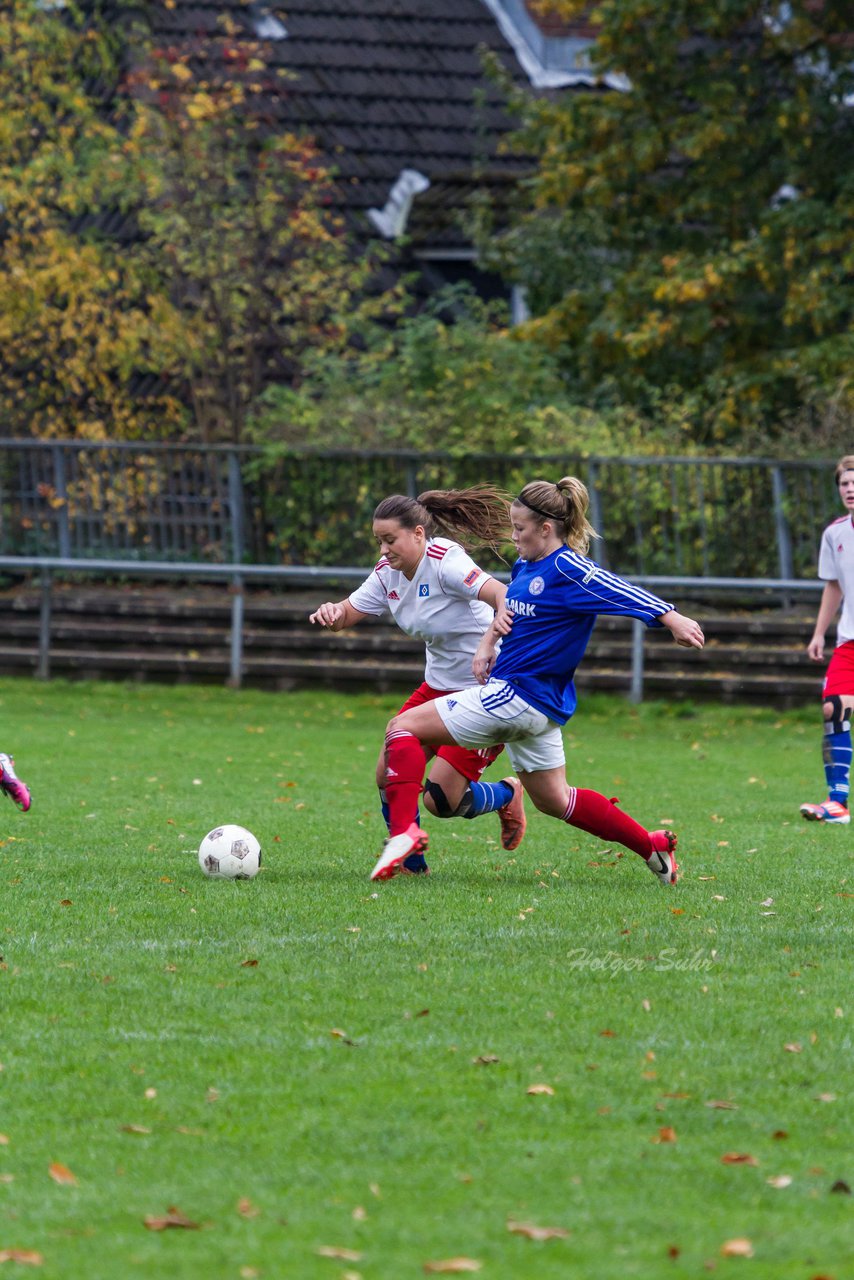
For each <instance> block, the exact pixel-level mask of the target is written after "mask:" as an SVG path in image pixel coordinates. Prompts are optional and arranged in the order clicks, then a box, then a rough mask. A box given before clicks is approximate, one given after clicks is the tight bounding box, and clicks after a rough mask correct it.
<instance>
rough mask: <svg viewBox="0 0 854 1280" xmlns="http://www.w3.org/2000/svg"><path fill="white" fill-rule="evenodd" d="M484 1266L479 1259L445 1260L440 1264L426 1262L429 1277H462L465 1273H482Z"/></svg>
mask: <svg viewBox="0 0 854 1280" xmlns="http://www.w3.org/2000/svg"><path fill="white" fill-rule="evenodd" d="M482 1266H483V1263H482V1262H478V1260H477V1258H443V1259H441V1260H440V1261H439V1262H425V1263H424V1270H425V1271H426V1272H427V1275H428V1276H430V1275H460V1274H461V1273H462V1272H464V1271H480V1269H481V1267H482Z"/></svg>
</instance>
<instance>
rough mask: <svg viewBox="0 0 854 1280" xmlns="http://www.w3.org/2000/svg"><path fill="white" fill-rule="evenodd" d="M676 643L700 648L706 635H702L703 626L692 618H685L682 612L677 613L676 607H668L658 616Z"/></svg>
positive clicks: (687, 647) (704, 641)
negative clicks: (667, 609) (668, 608)
mask: <svg viewBox="0 0 854 1280" xmlns="http://www.w3.org/2000/svg"><path fill="white" fill-rule="evenodd" d="M659 622H661V623H662V624H663V625H664V626H665V627H667V629H668V631H669V632H670V634H671V635H672V636H673V639H674V640H675V641H676V643H677V644H681V645H682V647H683V648H685V649H702V647H703V645H704V644H705V643H706V637H705V636H704V635H703V628H702V627H701V626H700V624H699V622H695V621H694V619H693V618H686V617H685V614H684V613H679V611H678V610H677V609H670V610H669V611H668V612H667V613H663V614H662V615H661V617H660V618H659Z"/></svg>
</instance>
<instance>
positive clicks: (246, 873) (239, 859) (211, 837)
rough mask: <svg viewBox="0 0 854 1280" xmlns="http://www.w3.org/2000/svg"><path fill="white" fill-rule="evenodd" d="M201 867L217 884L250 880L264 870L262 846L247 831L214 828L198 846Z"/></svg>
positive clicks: (229, 826) (232, 826)
mask: <svg viewBox="0 0 854 1280" xmlns="http://www.w3.org/2000/svg"><path fill="white" fill-rule="evenodd" d="M199 866H200V867H201V869H202V871H204V873H205V875H206V876H211V877H213V878H214V879H216V880H251V879H252V877H253V876H254V875H257V874H258V868H259V867H260V866H261V846H260V844H259V843H258V841H257V840H256V839H255V837H254V836H253V834H252V832H251V831H247V830H246V828H245V827H238V826H235V825H234V823H229V824H228V825H226V826H224V827H214V829H213V831H209V832H208V834H207V835H206V836H205V838H204V840H203V841H202V843H201V844H200V845H199Z"/></svg>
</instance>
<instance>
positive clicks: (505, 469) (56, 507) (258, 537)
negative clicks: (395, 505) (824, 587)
mask: <svg viewBox="0 0 854 1280" xmlns="http://www.w3.org/2000/svg"><path fill="white" fill-rule="evenodd" d="M567 474H574V475H577V476H579V477H580V478H581V479H582V480H584V482H585V483H586V485H587V487H588V489H589V491H590V500H591V512H590V514H591V519H592V522H593V524H594V525H595V527H596V528H597V529H598V531H599V532H600V534H601V535H602V537H601V539H600V540H599V541H597V542H596V543H595V544H594V546H593V548H592V550H591V554H592V555H593V557H594V558H595V559H597V560H599V561H601V562H603V563H605V564H607V565H609V566H610V567H612V568H614V569H616V570H617V571H619V572H621V573H625V574H632V575H638V574H641V575H643V574H646V575H648V574H659V575H661V574H673V575H681V576H687V577H704V578H705V577H711V576H719V577H744V578H768V579H770V578H773V579H777V580H787V581H788V580H793V579H801V578H809V577H812V576H813V575H814V573H815V566H816V560H817V555H818V544H819V538H820V535H821V530H822V528H823V527H824V526H825V525H826V524H827V523H828V522H829V521H830V520H831V519H832V517H833V516H834V515H836V514H837V513H838V512H839V511H840V510H841V508H840V506H839V501H838V496H837V493H836V487H835V484H834V479H833V464H832V462H829V461H820V460H816V461H797V462H796V461H773V460H768V459H763V458H686V457H660V458H636V457H635V458H620V457H587V458H582V457H580V456H578V455H574V454H573V453H572V452H571V451H567V452H566V453H565V454H560V455H554V454H553V455H544V456H537V457H532V456H525V457H522V456H516V455H507V454H503V455H490V454H471V455H467V456H464V457H454V456H450V455H443V454H419V453H414V452H411V451H407V450H398V451H389V452H384V453H380V452H368V453H364V452H355V451H354V452H348V451H337V452H336V451H325V452H317V451H311V450H308V449H306V450H295V449H290V450H287V451H280V452H278V453H276V452H274V451H271V450H263V449H260V448H259V449H252V448H231V447H228V446H209V447H202V446H184V445H167V444H139V443H126V442H122V443H119V442H97V443H91V442H86V441H24V440H8V439H7V440H2V439H0V554H2V555H4V556H18V557H21V556H55V557H60V558H62V559H77V560H86V559H92V558H101V559H104V558H106V559H110V560H121V561H126V562H129V563H130V562H152V561H157V562H172V563H175V562H188V563H194V564H227V563H232V564H256V565H265V564H266V565H273V564H285V565H288V564H290V565H318V566H324V565H326V566H328V565H336V564H337V565H342V564H344V565H361V566H367V565H369V564H371V563H372V561H373V559H374V552H375V547H374V543H373V539H372V536H371V513H372V511H373V509H374V507H375V505H376V503H377V502H378V501H379V500H380V499H381V498H383V497H385V496H386V495H388V494H390V493H409V494H411V495H413V496H414V495H415V494H417V493H419V492H421V491H423V490H425V489H433V488H464V487H466V486H468V485H471V484H476V483H482V482H485V481H488V482H490V483H493V484H496V485H499V486H501V487H503V488H506V489H508V490H509V491H511V492H513V491H518V489H519V488H520V487H521V485H522V484H524V483H525V482H527V481H528V480H531V479H535V478H546V479H554V480H556V479H559V478H560V477H561V476H563V475H567ZM481 559H483V561H484V564H485V565H487V566H488V567H491V568H495V567H497V566H498V562H497V561H494V562H491V563H490V561H489V557H488V556H482V557H481Z"/></svg>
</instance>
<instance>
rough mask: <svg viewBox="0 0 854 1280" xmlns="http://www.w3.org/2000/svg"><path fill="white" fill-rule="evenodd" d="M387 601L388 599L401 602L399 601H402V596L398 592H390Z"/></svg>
mask: <svg viewBox="0 0 854 1280" xmlns="http://www.w3.org/2000/svg"><path fill="white" fill-rule="evenodd" d="M386 599H387V600H399V599H400V596H399V595H398V594H397V592H396V591H389V593H388V595H387V596H386Z"/></svg>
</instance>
